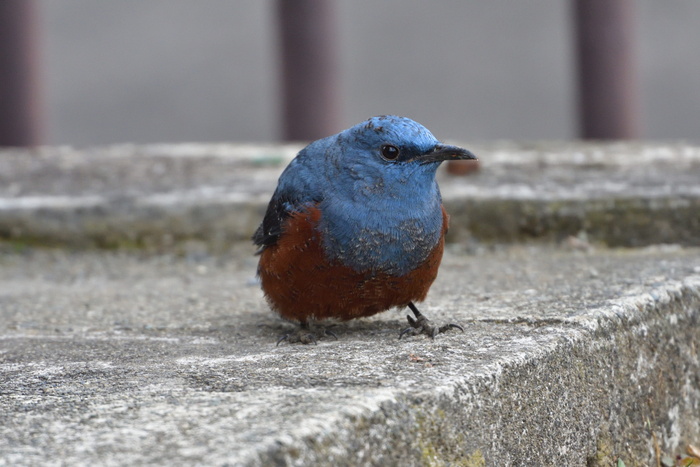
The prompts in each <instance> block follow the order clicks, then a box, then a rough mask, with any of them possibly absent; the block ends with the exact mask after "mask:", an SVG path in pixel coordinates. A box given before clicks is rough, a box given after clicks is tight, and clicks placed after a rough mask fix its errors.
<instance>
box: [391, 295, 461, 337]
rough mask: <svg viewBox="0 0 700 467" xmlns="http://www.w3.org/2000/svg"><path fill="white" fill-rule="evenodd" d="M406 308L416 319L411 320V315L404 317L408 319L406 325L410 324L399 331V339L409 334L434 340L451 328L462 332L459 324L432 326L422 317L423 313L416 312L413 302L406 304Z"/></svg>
mask: <svg viewBox="0 0 700 467" xmlns="http://www.w3.org/2000/svg"><path fill="white" fill-rule="evenodd" d="M408 307H409V308H410V309H411V311H412V312H413V314H414V315H415V317H416V318H415V319H413V318H412V317H411V315H406V318H407V319H408V324H410V325H411V326H410V327H408V328H406V329H404V330H403V331H401V333H400V334H399V339H401V338H402V337H403V336H404V334H411V335H412V336H416V335H418V334H426V335H428V336H430V338H431V339H435V336H437V335H438V334H440V333H441V332H445V331H447V330H448V329H452V328H455V329H459V330H460V331H462V332H464V328H463V327H462V326H460V325H459V324H452V323H448V324H445V325H444V326H440V327H438V326H433V325H432V324H431V322H430V320H429V319H428V318H426V317H425V316H424V315H423V313H421V312H420V311H418V308H416V305H414V304H413V302H408Z"/></svg>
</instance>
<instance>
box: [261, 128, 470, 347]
mask: <svg viewBox="0 0 700 467" xmlns="http://www.w3.org/2000/svg"><path fill="white" fill-rule="evenodd" d="M458 159H476V157H475V156H474V155H473V154H472V153H471V152H469V151H467V150H466V149H462V148H459V147H456V146H448V145H445V144H443V143H441V142H440V141H438V140H437V139H435V137H434V136H433V135H432V133H430V131H428V129H426V128H425V127H423V126H422V125H420V124H419V123H416V122H414V121H413V120H410V119H408V118H405V117H397V116H393V115H389V116H380V117H373V118H370V119H369V120H367V121H365V122H363V123H360V124H359V125H356V126H354V127H352V128H349V129H347V130H345V131H342V132H340V133H338V134H336V135H333V136H329V137H327V138H323V139H320V140H318V141H314V142H313V143H311V144H309V145H308V146H306V147H305V148H304V149H302V150H301V151H300V152H299V154H298V155H297V156H296V158H295V159H294V160H292V162H291V163H290V164H289V166H288V167H287V168H286V169H285V170H284V172H283V173H282V175H281V176H280V178H279V183H278V186H277V190H276V191H275V193H274V195H273V196H272V200H271V201H270V204H269V205H268V207H267V212H266V213H265V217H264V219H263V221H262V224H261V225H260V227H258V229H257V231H256V232H255V234H254V235H253V241H254V242H255V244H256V245H259V246H260V251H259V252H258V253H259V254H260V263H259V265H258V274H259V276H260V280H261V282H262V289H263V291H264V293H265V296H266V298H267V301H268V302H269V304H270V306H271V308H272V309H274V310H275V311H277V312H278V313H279V314H280V315H281V316H282V317H284V318H286V319H289V320H293V321H298V322H299V323H300V324H301V329H300V330H299V332H298V333H297V335H296V337H294V338H291V339H290V342H293V341H301V342H303V343H310V342H314V343H315V342H316V339H315V337H314V335H313V334H312V333H311V332H310V330H309V322H310V320H321V319H325V318H336V319H340V320H349V319H353V318H359V317H363V316H371V315H374V314H376V313H379V312H381V311H385V310H388V309H389V308H392V307H405V306H408V307H409V308H410V309H411V311H412V312H413V314H414V315H415V319H414V318H412V317H411V316H410V315H408V316H407V318H408V322H409V324H410V327H409V328H407V329H405V330H404V331H403V332H401V333H400V335H399V338H400V337H401V336H403V335H404V334H406V333H411V334H420V333H423V334H427V335H429V336H431V337H435V336H436V335H437V334H438V333H440V332H444V331H446V330H447V329H450V328H459V329H461V327H460V326H457V325H455V324H447V325H445V326H441V327H438V326H433V325H432V324H431V323H430V321H429V320H428V319H427V318H426V317H425V316H423V315H422V314H421V313H420V311H418V309H417V308H416V306H415V305H414V302H419V301H422V300H424V299H425V296H426V295H427V293H428V289H429V288H430V286H431V284H432V283H433V281H434V280H435V277H436V276H437V271H438V267H439V266H440V261H441V260H442V252H443V246H444V242H445V232H447V224H448V215H447V213H446V212H445V209H444V208H443V206H442V198H441V196H440V190H439V188H438V185H437V182H436V181H435V172H436V170H437V168H438V166H439V165H440V163H441V162H443V161H445V160H458ZM287 337H288V336H283V337H282V338H281V339H280V341H278V344H279V342H281V341H282V340H284V339H285V338H287Z"/></svg>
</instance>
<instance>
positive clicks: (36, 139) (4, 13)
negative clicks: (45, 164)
mask: <svg viewBox="0 0 700 467" xmlns="http://www.w3.org/2000/svg"><path fill="white" fill-rule="evenodd" d="M37 32H38V31H37V24H36V5H35V3H34V1H33V0H0V146H32V145H36V144H39V143H40V139H41V125H40V122H41V119H40V108H39V105H40V102H39V101H40V99H39V93H38V90H39V86H38V84H39V83H38V76H37V75H38V73H37V72H38V66H37V65H38V63H37V61H38V60H37V59H38V57H37V45H38V44H37Z"/></svg>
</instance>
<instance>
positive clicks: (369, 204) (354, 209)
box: [318, 175, 443, 276]
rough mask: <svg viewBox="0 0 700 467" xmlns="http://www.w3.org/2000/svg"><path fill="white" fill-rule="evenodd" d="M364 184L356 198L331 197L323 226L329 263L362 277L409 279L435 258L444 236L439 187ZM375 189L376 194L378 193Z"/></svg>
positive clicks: (323, 208) (323, 204)
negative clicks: (365, 274)
mask: <svg viewBox="0 0 700 467" xmlns="http://www.w3.org/2000/svg"><path fill="white" fill-rule="evenodd" d="M429 177H430V182H429V183H426V184H425V185H426V186H420V185H421V184H420V183H419V184H418V186H417V187H416V186H415V185H414V184H412V183H410V180H409V181H406V183H405V184H402V185H398V186H397V185H396V182H394V183H392V187H393V188H394V189H393V190H387V187H386V185H385V183H384V182H383V181H381V180H368V181H367V180H365V181H363V182H364V183H365V184H364V185H363V186H362V187H358V188H357V190H356V196H353V197H342V196H338V197H333V196H330V197H327V198H325V199H324V200H323V201H322V202H321V204H320V205H319V207H320V209H321V213H322V215H321V221H320V224H319V226H318V228H319V230H320V232H321V237H322V238H323V244H324V249H325V252H326V255H327V256H328V258H329V259H330V260H333V261H339V262H340V263H342V264H343V265H345V266H348V267H350V268H352V269H354V270H355V271H358V272H383V273H387V274H390V275H394V276H401V275H404V274H407V273H408V272H410V271H411V270H413V269H415V268H416V267H418V266H419V265H421V263H423V261H425V259H426V258H427V257H428V256H429V255H430V253H431V252H432V251H433V249H434V248H435V246H436V245H437V244H438V242H439V241H440V237H441V235H442V222H443V219H442V208H441V199H440V193H439V191H438V187H437V184H436V183H435V181H434V180H433V179H432V177H433V175H429ZM373 188H375V189H376V191H374V192H373Z"/></svg>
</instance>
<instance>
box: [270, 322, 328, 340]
mask: <svg viewBox="0 0 700 467" xmlns="http://www.w3.org/2000/svg"><path fill="white" fill-rule="evenodd" d="M321 336H331V337H333V338H334V339H335V340H338V336H336V335H335V333H334V332H333V331H331V330H329V329H324V330H323V333H322V334H321ZM284 341H287V343H289V344H314V345H318V338H317V336H316V333H314V332H312V331H311V329H310V327H309V325H308V324H306V323H302V324H301V326H300V327H299V329H297V330H296V331H295V332H291V333H287V334H285V335H283V336H281V337H280V338H279V339H278V340H277V344H276V345H275V346H279V345H280V343H282V342H284Z"/></svg>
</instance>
